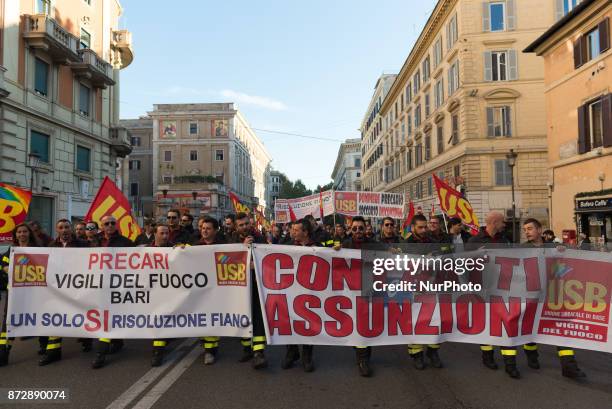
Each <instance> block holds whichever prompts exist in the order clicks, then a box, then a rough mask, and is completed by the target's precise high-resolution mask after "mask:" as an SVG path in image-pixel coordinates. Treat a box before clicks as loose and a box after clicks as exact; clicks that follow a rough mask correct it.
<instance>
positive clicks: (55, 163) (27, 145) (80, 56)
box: [0, 0, 133, 232]
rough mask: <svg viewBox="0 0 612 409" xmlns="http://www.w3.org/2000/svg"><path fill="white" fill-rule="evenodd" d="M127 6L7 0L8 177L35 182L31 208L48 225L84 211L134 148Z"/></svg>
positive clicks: (3, 87)
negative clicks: (128, 115)
mask: <svg viewBox="0 0 612 409" xmlns="http://www.w3.org/2000/svg"><path fill="white" fill-rule="evenodd" d="M121 13H122V8H121V5H120V4H119V2H118V1H117V0H98V1H95V2H88V1H83V0H55V1H51V0H36V1H34V0H32V1H15V0H0V150H1V155H0V175H1V180H2V181H3V182H5V183H9V184H13V185H16V186H20V187H22V188H26V189H28V190H29V189H30V188H31V189H32V191H33V198H32V203H31V205H30V209H29V214H28V217H29V218H30V219H36V220H39V221H40V222H41V223H42V224H43V226H44V228H45V229H46V230H47V231H50V232H53V230H54V223H55V221H56V220H57V219H58V218H65V217H67V218H82V217H84V216H85V214H86V212H87V210H88V209H89V206H90V204H91V201H92V199H93V195H94V194H95V193H96V191H97V189H98V187H99V186H100V184H101V182H102V180H103V179H104V177H105V176H109V177H111V178H113V179H115V178H116V175H117V172H116V168H117V164H118V161H117V158H121V157H124V156H126V155H127V154H129V152H130V149H131V148H130V143H129V139H128V133H127V131H126V129H125V128H121V127H119V82H120V81H119V70H121V69H123V68H125V67H127V66H128V65H129V64H130V63H131V62H132V59H133V52H132V46H131V34H130V33H129V32H128V31H127V30H119V28H118V27H119V26H118V20H119V16H120V15H121ZM120 187H122V186H120Z"/></svg>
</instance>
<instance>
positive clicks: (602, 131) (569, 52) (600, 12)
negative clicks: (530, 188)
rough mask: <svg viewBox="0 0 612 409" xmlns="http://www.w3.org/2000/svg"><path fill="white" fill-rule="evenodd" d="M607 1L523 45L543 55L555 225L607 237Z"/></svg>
mask: <svg viewBox="0 0 612 409" xmlns="http://www.w3.org/2000/svg"><path fill="white" fill-rule="evenodd" d="M611 19H612V3H610V1H606V0H585V1H582V2H581V3H580V4H579V5H578V6H577V7H575V8H574V9H573V10H572V11H571V13H569V14H567V15H566V16H565V17H564V18H563V19H562V20H560V21H559V22H558V23H557V24H555V25H554V26H552V27H551V28H550V29H549V30H548V31H546V32H545V33H544V34H543V35H542V36H540V37H539V38H538V39H537V40H535V41H534V42H533V43H532V44H531V45H529V47H528V48H527V49H526V50H525V51H526V52H535V53H537V55H539V56H542V57H544V91H545V95H546V124H547V129H548V163H549V179H548V180H549V186H550V189H551V197H550V210H551V219H552V227H553V229H554V231H555V232H556V233H557V235H558V236H561V234H562V232H563V230H577V232H578V233H585V234H586V235H587V236H589V237H590V239H591V242H598V243H603V242H608V243H609V242H612V94H611V92H612V51H610V41H611V38H610V20H611Z"/></svg>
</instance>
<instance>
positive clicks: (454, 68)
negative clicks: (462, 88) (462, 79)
mask: <svg viewBox="0 0 612 409" xmlns="http://www.w3.org/2000/svg"><path fill="white" fill-rule="evenodd" d="M458 88H459V60H457V61H455V62H454V63H453V64H452V65H451V66H450V68H449V70H448V96H449V97H450V96H451V95H453V94H454V93H455V91H457V89H458Z"/></svg>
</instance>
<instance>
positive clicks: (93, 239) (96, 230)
mask: <svg viewBox="0 0 612 409" xmlns="http://www.w3.org/2000/svg"><path fill="white" fill-rule="evenodd" d="M85 235H86V236H87V241H88V242H89V246H90V247H98V246H99V245H100V240H101V239H102V237H101V236H100V227H99V226H98V223H96V222H94V221H88V222H87V225H86V226H85Z"/></svg>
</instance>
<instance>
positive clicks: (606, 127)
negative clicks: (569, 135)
mask: <svg viewBox="0 0 612 409" xmlns="http://www.w3.org/2000/svg"><path fill="white" fill-rule="evenodd" d="M611 107H612V94H606V95H604V96H602V97H599V98H597V99H596V100H594V101H589V102H588V103H586V104H584V105H583V106H581V107H580V108H578V152H579V153H581V154H582V153H585V152H588V151H590V150H592V149H595V148H598V147H604V148H607V147H610V146H612V123H611V115H610V112H611V110H612V108H611Z"/></svg>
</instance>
